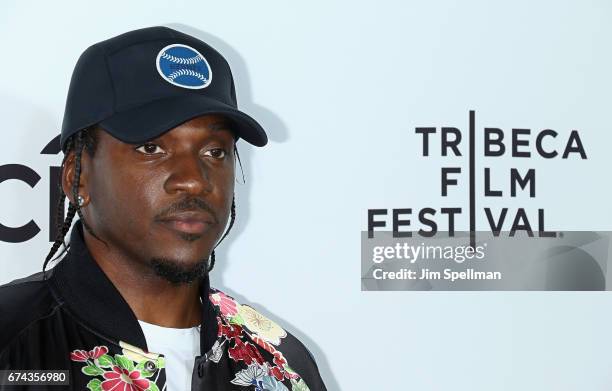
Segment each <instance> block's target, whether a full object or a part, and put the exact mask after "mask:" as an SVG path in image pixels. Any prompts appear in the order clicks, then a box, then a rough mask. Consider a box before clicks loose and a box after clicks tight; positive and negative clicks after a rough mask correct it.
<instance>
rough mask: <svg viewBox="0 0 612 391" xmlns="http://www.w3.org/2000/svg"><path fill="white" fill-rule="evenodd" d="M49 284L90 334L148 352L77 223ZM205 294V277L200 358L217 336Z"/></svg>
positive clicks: (205, 280) (128, 310)
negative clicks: (91, 332) (67, 247)
mask: <svg viewBox="0 0 612 391" xmlns="http://www.w3.org/2000/svg"><path fill="white" fill-rule="evenodd" d="M49 282H50V284H51V289H53V290H54V292H55V293H56V294H57V296H58V299H59V300H61V301H62V302H63V303H64V304H65V305H66V306H67V307H68V309H69V311H70V312H71V313H72V314H73V315H74V316H75V317H77V318H78V319H79V320H80V321H81V322H82V323H84V324H85V325H86V326H87V327H89V328H90V329H91V330H92V331H93V332H96V333H98V334H101V335H102V336H104V337H106V338H110V339H113V340H115V342H117V343H118V342H119V341H124V342H127V343H129V344H131V345H135V346H137V347H140V348H142V349H143V350H145V351H148V349H147V342H146V340H145V337H144V334H143V332H142V329H141V328H140V324H139V323H138V320H137V318H136V315H134V312H133V311H132V309H131V308H130V306H129V305H128V304H127V302H126V301H125V299H124V298H123V296H121V294H120V293H119V291H118V290H117V288H115V286H114V285H113V283H112V282H111V280H110V279H109V278H108V277H107V276H106V274H105V273H104V271H102V269H101V268H100V266H98V263H97V262H96V261H95V260H94V258H93V257H92V256H91V253H90V252H89V249H88V248H87V246H86V245H85V241H84V239H83V224H82V222H81V220H77V221H76V222H75V223H74V226H73V228H72V232H71V234H70V248H69V249H68V252H67V254H66V256H65V257H64V258H63V259H62V260H61V261H60V262H59V263H58V264H57V265H56V266H55V267H54V268H53V274H52V275H51V277H50V279H49ZM209 292H210V280H209V278H208V275H206V276H205V277H204V278H202V279H201V280H200V297H201V299H202V327H201V331H200V354H201V355H204V354H205V353H207V352H208V351H209V350H210V349H211V347H212V346H213V344H214V342H215V340H216V337H217V316H218V313H217V309H216V308H215V307H214V306H213V304H212V303H211V302H210V299H209Z"/></svg>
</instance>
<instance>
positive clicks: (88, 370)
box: [81, 365, 104, 376]
mask: <svg viewBox="0 0 612 391" xmlns="http://www.w3.org/2000/svg"><path fill="white" fill-rule="evenodd" d="M81 371H83V373H84V374H86V375H89V376H98V375H101V374H103V373H104V371H103V370H102V369H100V368H98V367H97V366H95V365H88V366H86V367H83V368H81Z"/></svg>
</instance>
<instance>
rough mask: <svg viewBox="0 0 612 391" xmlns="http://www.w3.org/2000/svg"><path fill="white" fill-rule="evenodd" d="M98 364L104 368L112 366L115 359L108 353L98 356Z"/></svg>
mask: <svg viewBox="0 0 612 391" xmlns="http://www.w3.org/2000/svg"><path fill="white" fill-rule="evenodd" d="M98 365H99V366H101V367H104V368H110V367H112V366H113V365H116V364H115V360H113V358H112V357H111V356H109V355H108V354H105V355H103V356H100V357H98Z"/></svg>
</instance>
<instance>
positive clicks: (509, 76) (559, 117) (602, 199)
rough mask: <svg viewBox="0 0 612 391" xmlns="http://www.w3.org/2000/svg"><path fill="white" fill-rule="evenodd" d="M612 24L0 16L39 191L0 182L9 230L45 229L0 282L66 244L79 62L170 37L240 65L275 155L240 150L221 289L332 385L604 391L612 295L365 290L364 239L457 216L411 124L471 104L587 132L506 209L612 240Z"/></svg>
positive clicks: (536, 9) (38, 11)
mask: <svg viewBox="0 0 612 391" xmlns="http://www.w3.org/2000/svg"><path fill="white" fill-rule="evenodd" d="M611 16H612V6H611V4H610V3H609V2H605V1H575V2H559V1H541V2H535V1H513V2H503V3H502V2H488V1H470V2H456V1H437V2H417V1H412V2H407V1H388V0H384V1H376V2H373V1H363V2H360V1H346V2H330V1H314V0H313V1H309V2H301V3H296V2H283V1H275V2H264V1H257V2H247V1H234V2H220V1H216V2H211V1H203V0H202V1H174V2H169V1H164V2H161V1H138V2H137V1H131V2H127V1H115V0H105V1H100V2H87V3H86V4H85V2H25V1H21V2H17V1H4V2H3V3H2V12H1V13H0V21H1V24H0V36H1V37H2V38H1V42H2V57H1V58H0V74H1V75H2V77H1V78H0V118H1V119H2V129H1V131H2V135H3V137H4V141H3V143H2V148H3V151H2V152H3V153H2V154H1V155H0V164H13V163H19V164H24V165H27V166H29V167H31V168H33V169H34V170H35V171H37V172H38V173H39V175H40V176H41V177H42V179H41V180H40V182H39V183H38V184H37V185H36V186H35V187H34V188H33V189H31V188H29V187H28V186H27V185H26V184H25V183H23V182H19V181H14V180H9V181H6V182H4V183H2V184H1V185H0V191H1V192H2V193H1V195H2V202H1V203H0V219H1V220H0V221H1V222H2V224H4V225H6V226H20V225H22V224H24V223H26V222H27V221H29V220H30V219H34V220H35V221H36V222H37V224H38V225H39V226H40V227H41V229H42V231H41V232H40V233H39V234H38V235H37V236H36V237H35V238H33V239H32V240H29V241H27V242H24V243H19V244H13V243H3V242H0V254H1V258H0V259H1V260H0V268H1V269H0V270H1V273H0V283H4V282H8V281H10V280H12V279H14V278H17V277H20V276H24V275H26V274H30V273H33V272H35V271H38V270H39V269H40V267H41V265H42V262H43V259H44V257H45V256H46V254H47V252H48V250H49V248H50V243H49V242H48V240H47V237H48V232H49V231H48V230H49V227H48V222H47V216H48V208H49V205H48V186H49V174H48V171H49V168H48V167H49V166H51V165H59V163H60V161H61V156H59V155H58V156H50V155H40V154H39V152H40V150H41V149H42V148H43V147H44V146H45V145H46V143H47V142H48V141H50V140H51V139H52V138H53V137H54V136H55V135H57V134H58V133H59V129H60V124H61V117H62V112H63V106H64V100H65V96H66V92H67V88H68V82H69V78H70V74H71V71H72V68H73V66H74V64H75V61H76V59H77V58H78V56H79V54H80V53H81V52H82V51H83V50H84V49H85V48H86V47H87V46H89V45H90V44H92V43H94V42H97V41H100V40H103V39H106V38H109V37H111V36H114V35H117V34H120V33H123V32H125V31H128V30H132V29H136V28H141V27H147V26H152V25H160V24H161V25H168V26H170V27H174V28H177V29H180V30H183V31H185V32H188V33H192V34H194V35H196V36H198V37H199V38H201V39H203V40H205V41H207V42H208V43H210V44H211V45H212V46H213V47H215V48H217V49H218V50H219V51H220V52H221V53H222V54H224V56H226V58H227V59H228V61H229V63H230V65H231V66H232V69H233V73H234V75H235V78H236V85H237V89H238V101H239V105H240V106H241V108H242V109H244V110H245V111H246V112H248V113H250V114H252V115H253V116H254V117H255V118H257V119H258V120H259V121H260V122H261V123H262V125H263V126H264V127H265V128H266V129H267V131H268V134H269V136H270V140H271V142H270V143H269V145H268V146H266V147H265V148H263V149H255V148H253V147H251V146H249V145H247V144H244V143H241V144H242V145H241V146H240V147H239V148H240V153H241V156H242V157H243V165H244V167H245V171H246V176H247V184H246V185H238V186H237V189H238V190H237V191H238V195H237V206H238V209H237V212H238V213H237V216H238V220H237V227H236V228H235V229H234V231H233V233H232V235H231V238H228V239H227V240H226V242H225V243H224V244H223V245H222V246H221V247H222V250H221V251H220V252H219V254H218V261H217V262H218V263H217V267H216V268H215V272H214V278H213V283H214V285H216V286H217V287H218V288H220V289H224V290H226V291H228V292H229V293H231V294H233V295H235V296H236V297H237V298H238V299H239V300H241V301H243V302H248V303H251V304H252V305H254V306H255V307H257V308H259V309H261V310H262V311H263V312H264V313H265V314H267V315H269V316H270V317H271V318H272V319H275V320H276V321H278V322H279V323H280V324H282V325H284V326H285V327H286V328H287V329H288V330H290V331H291V332H293V333H294V334H296V335H297V336H299V337H300V338H301V339H302V340H303V341H304V343H305V344H306V345H307V346H308V347H309V349H310V350H311V351H312V352H313V353H314V355H315V356H316V358H317V361H318V363H319V366H320V369H321V372H322V376H323V378H324V380H325V381H326V383H327V385H328V388H329V389H330V390H340V389H342V390H454V391H459V390H465V391H468V390H469V391H477V390H483V391H485V390H486V391H489V390H538V391H541V390H555V391H560V390H608V389H610V388H611V387H612V374H611V372H610V370H609V368H610V366H609V358H610V354H611V352H612V342H611V341H612V340H611V338H610V336H611V334H612V315H611V314H612V296H610V294H608V293H606V292H603V293H580V292H575V293H569V292H557V293H555V292H531V293H530V292H506V293H504V292H471V293H466V292H454V293H452V292H449V293H445V292H362V291H361V286H360V254H359V251H360V242H359V240H360V231H362V230H365V229H366V224H367V214H366V213H367V209H368V208H400V207H413V206H414V207H416V206H419V207H423V206H429V205H432V204H433V205H443V204H444V202H446V201H445V200H443V199H442V198H441V197H440V195H439V191H438V190H437V189H438V187H439V180H440V178H439V169H440V166H442V165H448V164H447V163H448V161H449V160H448V159H446V160H444V163H442V162H441V161H440V160H437V159H436V158H435V156H439V155H434V157H433V158H429V159H424V158H423V157H421V156H420V152H421V144H420V138H417V137H416V135H415V134H414V128H415V127H416V126H427V125H431V126H457V127H461V128H462V130H467V116H468V110H470V109H474V110H477V115H478V120H479V121H482V122H481V125H483V126H484V125H490V126H498V127H502V128H504V130H506V129H508V130H509V129H510V128H512V127H527V128H532V129H534V130H541V129H545V128H552V129H555V130H557V131H558V132H559V133H560V137H559V139H560V140H563V142H564V140H565V138H563V137H561V136H565V137H567V135H568V134H569V132H570V131H571V130H572V129H579V130H580V135H581V137H582V140H583V142H584V144H585V148H586V152H587V154H588V157H589V158H588V160H587V161H580V162H579V161H578V160H576V159H574V160H572V159H568V161H562V160H561V159H554V160H553V161H545V160H544V159H540V160H537V159H536V160H534V162H536V163H535V164H537V170H538V173H537V175H538V197H537V199H536V200H527V199H524V198H523V199H517V200H507V201H506V203H507V204H508V205H510V206H512V205H513V203H514V202H516V203H517V204H521V206H524V205H527V206H528V207H531V208H537V207H545V208H546V224H547V228H553V229H565V230H572V229H573V230H610V229H612V222H611V219H610V218H611V217H612V207H611V203H610V199H611V196H612V194H611V193H612V192H611V187H610V184H609V167H610V163H612V159H611V158H610V153H609V152H608V149H609V147H610V145H611V143H612V136H611V133H612V129H610V119H609V112H610V109H609V108H610V91H612V77H611V76H610V70H611V69H612V55H611V54H610V53H612V52H611V51H610V47H611V46H610V43H611V37H612V24H610V23H609V21H610V17H611ZM558 144H562V142H561V141H559V142H558ZM457 159H459V158H457ZM492 164H493V166H495V167H497V165H499V167H506V166H508V161H507V160H505V158H500V159H499V160H495V161H493V163H492ZM455 205H459V206H463V207H466V206H467V198H466V199H465V200H464V199H463V198H461V199H456V200H455V201H454V202H453V206H455ZM484 224H486V220H484V219H482V220H479V221H478V225H479V227H482V228H486V226H485V225H484ZM460 228H463V229H466V228H467V226H465V225H464V226H462V225H461V224H460Z"/></svg>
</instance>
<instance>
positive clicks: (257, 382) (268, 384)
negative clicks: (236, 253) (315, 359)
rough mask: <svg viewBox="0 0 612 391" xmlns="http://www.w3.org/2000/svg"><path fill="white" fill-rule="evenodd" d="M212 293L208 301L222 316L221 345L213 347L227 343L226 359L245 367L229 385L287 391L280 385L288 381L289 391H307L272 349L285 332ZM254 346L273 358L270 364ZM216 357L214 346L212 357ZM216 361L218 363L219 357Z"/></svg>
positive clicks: (223, 296)
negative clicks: (240, 363) (241, 363)
mask: <svg viewBox="0 0 612 391" xmlns="http://www.w3.org/2000/svg"><path fill="white" fill-rule="evenodd" d="M213 292H214V293H211V294H210V300H211V302H212V303H213V304H214V305H216V306H217V307H218V308H219V312H220V313H221V317H219V318H217V323H218V334H219V337H222V338H223V339H222V341H223V342H221V343H216V345H219V346H223V345H224V344H225V343H228V349H227V351H228V355H229V357H230V358H231V359H232V360H234V361H235V362H240V361H242V362H244V364H246V365H247V368H246V369H243V370H241V371H240V372H238V373H236V375H235V378H234V379H233V380H232V381H231V383H232V384H236V385H240V386H254V388H255V390H256V391H263V390H270V391H285V390H287V391H288V390H289V389H288V388H287V387H286V386H285V384H283V381H286V380H288V381H289V384H291V391H309V389H308V386H307V385H306V383H305V382H304V380H303V379H301V378H300V376H299V375H298V374H297V373H296V372H295V371H294V370H292V369H291V367H289V364H288V363H287V360H286V359H285V357H284V356H283V354H282V353H281V352H280V351H279V350H277V349H276V347H275V346H278V345H280V344H281V340H282V339H283V338H285V337H286V336H287V332H286V331H285V330H283V329H282V328H281V327H280V326H279V325H278V324H276V323H275V322H273V321H272V320H270V319H268V318H267V317H265V316H264V315H262V314H260V313H259V312H257V311H255V310H254V309H253V308H251V307H249V306H246V305H241V304H238V303H237V302H236V301H235V300H234V299H233V298H232V297H230V296H228V295H226V294H224V293H223V292H220V291H216V290H213ZM245 337H246V338H245ZM255 345H257V346H258V347H259V348H262V349H263V350H265V351H266V352H268V353H270V354H271V355H272V356H273V357H274V358H273V362H272V363H269V362H266V361H265V360H264V358H263V356H262V355H261V353H260V352H259V349H258V348H257V347H256V346H255ZM219 350H221V349H219ZM221 352H223V351H222V350H221ZM216 355H217V354H216V350H215V347H214V346H213V356H216ZM215 358H216V359H217V361H216V362H218V360H219V358H220V356H219V357H215Z"/></svg>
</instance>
